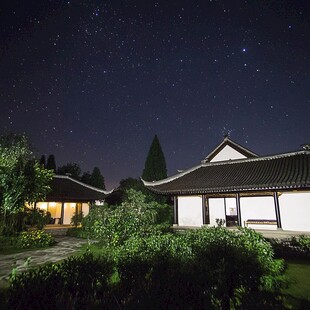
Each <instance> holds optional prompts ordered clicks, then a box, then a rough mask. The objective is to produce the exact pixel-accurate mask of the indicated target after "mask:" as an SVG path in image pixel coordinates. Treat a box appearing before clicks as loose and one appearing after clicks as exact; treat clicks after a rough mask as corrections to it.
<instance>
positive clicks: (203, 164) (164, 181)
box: [141, 150, 310, 187]
mask: <svg viewBox="0 0 310 310" xmlns="http://www.w3.org/2000/svg"><path fill="white" fill-rule="evenodd" d="M302 154H308V155H310V151H308V150H301V151H295V152H289V153H283V154H276V155H268V156H263V157H254V158H242V159H233V160H232V159H231V160H225V161H217V162H207V163H201V164H200V165H197V166H194V167H192V168H189V169H186V170H183V171H182V172H180V173H178V174H175V175H173V176H171V177H168V178H166V179H163V180H158V181H151V182H148V181H145V180H143V179H142V178H141V180H142V182H143V184H144V185H145V186H148V187H153V186H158V185H162V184H166V183H169V182H172V181H174V180H176V179H179V178H180V177H183V176H184V175H186V174H189V173H191V172H193V171H195V170H197V169H199V168H203V167H210V166H221V165H228V164H229V165H231V164H237V163H244V162H253V161H263V160H273V159H277V158H285V157H291V156H296V155H302Z"/></svg>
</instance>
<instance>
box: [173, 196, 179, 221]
mask: <svg viewBox="0 0 310 310" xmlns="http://www.w3.org/2000/svg"><path fill="white" fill-rule="evenodd" d="M173 211H174V212H173V215H174V220H173V223H174V225H178V224H179V220H178V219H179V215H178V197H177V196H174V197H173Z"/></svg>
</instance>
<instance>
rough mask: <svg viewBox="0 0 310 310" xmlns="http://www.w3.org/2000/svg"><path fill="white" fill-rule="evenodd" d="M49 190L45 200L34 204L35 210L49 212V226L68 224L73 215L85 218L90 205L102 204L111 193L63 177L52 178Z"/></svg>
mask: <svg viewBox="0 0 310 310" xmlns="http://www.w3.org/2000/svg"><path fill="white" fill-rule="evenodd" d="M51 188H52V191H51V192H50V193H49V194H48V195H47V197H46V200H45V201H44V202H37V203H36V207H37V208H40V209H43V210H45V211H48V212H50V214H51V217H52V220H51V224H70V222H71V218H72V216H73V215H74V213H80V212H83V214H84V216H86V215H87V214H88V212H89V208H90V205H91V204H94V203H103V201H104V199H105V198H106V197H107V195H108V194H109V193H111V192H108V191H105V190H102V189H99V188H96V187H93V186H90V185H87V184H84V183H82V182H79V181H77V180H75V179H72V178H70V177H69V176H63V175H55V176H54V177H53V180H52V184H51Z"/></svg>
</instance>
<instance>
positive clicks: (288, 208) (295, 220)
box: [279, 192, 310, 231]
mask: <svg viewBox="0 0 310 310" xmlns="http://www.w3.org/2000/svg"><path fill="white" fill-rule="evenodd" d="M279 206H280V216H281V222H282V229H283V230H294V231H310V192H298V193H283V194H282V195H281V196H280V197H279Z"/></svg>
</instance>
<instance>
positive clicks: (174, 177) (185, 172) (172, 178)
mask: <svg viewBox="0 0 310 310" xmlns="http://www.w3.org/2000/svg"><path fill="white" fill-rule="evenodd" d="M201 167H202V164H200V165H198V166H195V167H192V168H189V169H187V170H183V171H182V172H180V173H178V174H175V175H173V176H171V177H168V178H166V179H163V180H159V181H151V182H148V181H145V180H143V179H142V178H141V181H142V182H143V184H144V186H147V187H148V186H157V185H161V184H165V183H169V182H171V181H173V180H176V179H178V178H180V177H183V176H184V175H186V174H188V173H190V172H193V171H195V170H196V169H199V168H201Z"/></svg>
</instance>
